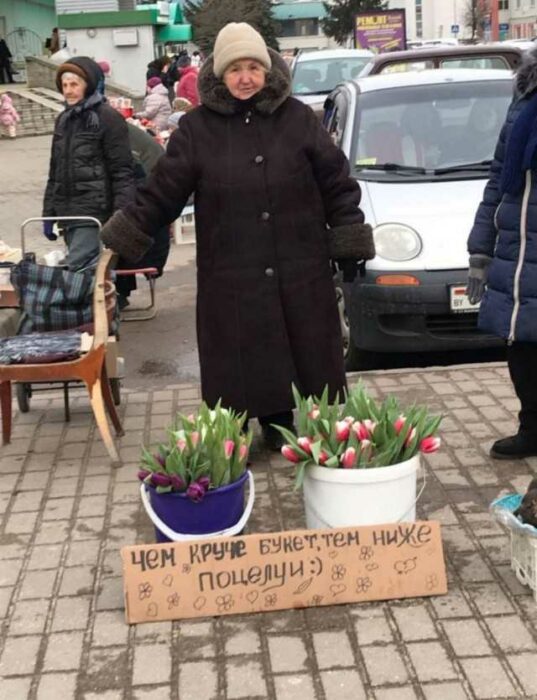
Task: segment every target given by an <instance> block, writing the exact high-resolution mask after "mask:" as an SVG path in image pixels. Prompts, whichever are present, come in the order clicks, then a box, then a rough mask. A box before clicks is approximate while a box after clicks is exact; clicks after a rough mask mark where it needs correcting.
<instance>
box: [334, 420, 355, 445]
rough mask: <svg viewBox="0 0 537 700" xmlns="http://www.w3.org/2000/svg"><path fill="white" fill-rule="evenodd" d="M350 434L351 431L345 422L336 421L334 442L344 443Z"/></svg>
mask: <svg viewBox="0 0 537 700" xmlns="http://www.w3.org/2000/svg"><path fill="white" fill-rule="evenodd" d="M350 432H351V429H350V427H349V424H348V423H347V421H344V420H339V421H336V440H337V441H338V442H345V441H346V440H348V438H349V434H350Z"/></svg>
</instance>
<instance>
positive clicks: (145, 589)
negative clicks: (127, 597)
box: [138, 581, 153, 600]
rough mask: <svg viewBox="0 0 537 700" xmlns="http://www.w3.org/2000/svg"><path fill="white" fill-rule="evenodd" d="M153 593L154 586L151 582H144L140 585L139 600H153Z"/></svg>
mask: <svg viewBox="0 0 537 700" xmlns="http://www.w3.org/2000/svg"><path fill="white" fill-rule="evenodd" d="M151 593H153V586H152V585H151V584H150V583H149V581H144V582H143V583H139V584H138V600H144V598H151Z"/></svg>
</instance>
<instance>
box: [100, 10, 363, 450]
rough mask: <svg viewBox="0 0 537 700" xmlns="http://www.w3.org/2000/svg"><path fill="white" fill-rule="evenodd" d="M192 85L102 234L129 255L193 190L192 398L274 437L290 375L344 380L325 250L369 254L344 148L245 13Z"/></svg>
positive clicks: (285, 411)
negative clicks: (161, 152) (148, 169)
mask: <svg viewBox="0 0 537 700" xmlns="http://www.w3.org/2000/svg"><path fill="white" fill-rule="evenodd" d="M199 91H200V98H201V103H202V104H201V106H200V107H197V108H196V109H194V110H192V111H191V112H189V113H188V114H186V115H185V116H183V117H182V118H181V121H180V123H179V128H178V129H177V130H176V131H174V133H173V134H172V136H171V138H170V142H169V145H168V150H167V154H166V155H165V156H163V157H162V158H161V160H160V161H159V163H158V165H157V167H156V168H155V170H154V172H153V175H152V177H151V179H150V180H149V182H148V183H147V185H146V186H145V187H144V188H142V189H141V190H139V191H138V193H137V195H136V198H135V202H134V203H133V204H132V205H130V206H128V207H127V208H126V209H125V210H124V211H121V212H117V213H116V215H115V216H114V217H113V219H112V220H111V221H109V222H108V224H107V225H106V226H105V228H104V230H103V240H104V242H105V243H106V245H108V246H110V247H111V248H113V249H114V250H116V251H118V252H120V253H121V254H122V255H125V256H128V255H130V256H131V258H135V256H136V255H141V254H142V253H143V252H144V250H145V248H146V246H147V245H148V244H149V243H150V242H151V239H150V238H149V237H148V234H149V236H152V235H154V234H155V232H156V231H157V230H158V228H159V227H160V226H162V225H163V224H166V223H168V222H171V221H173V220H174V219H176V218H177V217H178V216H179V214H180V212H181V210H182V208H183V207H184V205H185V202H186V201H187V199H188V197H189V196H190V194H191V193H192V192H194V193H195V215H196V234H197V266H198V309H197V331H198V345H199V355H200V366H201V381H202V393H203V398H204V399H205V400H206V401H208V402H209V403H210V404H214V403H216V402H217V401H218V399H219V398H221V399H222V402H223V404H224V405H227V406H230V407H232V408H234V409H238V410H241V411H242V410H247V411H248V414H249V415H250V416H258V417H259V421H260V423H261V426H262V429H263V435H264V438H265V441H266V443H267V446H268V447H269V448H271V449H278V448H279V447H280V446H281V439H280V435H279V433H278V432H277V431H276V430H275V429H274V428H272V427H271V424H279V425H284V426H286V427H289V428H292V420H293V419H292V410H291V409H292V406H293V398H292V391H291V385H292V384H293V383H294V384H295V385H296V386H297V387H298V389H299V390H300V391H301V392H304V393H310V392H314V393H320V392H322V390H323V388H324V387H325V386H326V385H328V387H329V390H330V395H331V396H332V397H333V396H334V395H335V393H336V392H338V391H341V390H342V389H343V388H344V387H345V372H344V368H343V352H342V340H341V334H340V326H339V320H338V313H337V304H336V296H335V291H334V286H333V281H332V271H331V266H330V257H332V258H333V259H337V258H349V259H352V260H353V261H354V263H355V262H356V260H359V259H362V260H365V259H369V258H372V257H373V255H374V246H373V240H372V235H371V229H370V227H369V226H366V225H364V224H363V219H364V217H363V214H362V212H361V211H360V209H359V208H358V205H359V203H360V189H359V187H358V184H357V183H356V181H355V180H353V179H352V178H350V177H349V166H348V163H347V161H346V159H345V157H344V155H343V154H342V152H341V151H340V150H339V149H338V148H337V147H336V146H334V145H333V144H332V142H331V140H330V138H329V136H328V134H327V133H326V132H325V131H324V130H323V128H322V126H321V125H320V124H319V122H318V121H317V119H316V117H315V115H314V114H313V112H312V111H311V109H310V108H309V107H307V106H305V105H303V104H302V103H301V102H299V101H297V100H295V99H293V98H291V97H290V96H289V95H290V76H289V71H288V68H287V65H286V64H285V62H284V61H283V59H282V58H281V57H280V56H279V55H278V54H277V53H276V52H274V51H272V50H270V49H267V46H266V45H265V42H264V41H263V39H262V37H261V35H260V34H258V32H256V31H255V30H254V29H253V28H252V27H251V26H250V25H248V24H245V23H238V24H237V23H231V24H228V25H226V26H225V27H224V28H223V29H222V30H221V31H220V33H219V34H218V37H217V39H216V43H215V47H214V54H213V56H211V57H209V58H208V59H207V60H206V61H205V63H204V64H203V68H202V70H201V72H200V76H199ZM328 227H330V228H328ZM346 267H347V268H348V266H346ZM351 267H354V268H355V264H354V265H353V263H352V262H351Z"/></svg>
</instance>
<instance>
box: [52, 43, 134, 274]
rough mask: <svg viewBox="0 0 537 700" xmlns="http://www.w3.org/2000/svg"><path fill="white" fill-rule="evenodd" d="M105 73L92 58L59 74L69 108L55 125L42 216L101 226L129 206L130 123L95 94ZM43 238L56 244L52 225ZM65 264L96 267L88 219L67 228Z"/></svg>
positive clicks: (95, 240) (75, 61)
mask: <svg viewBox="0 0 537 700" xmlns="http://www.w3.org/2000/svg"><path fill="white" fill-rule="evenodd" d="M102 75H103V73H102V70H101V69H100V68H99V66H98V65H97V64H96V63H95V61H93V60H92V59H91V58H87V57H84V56H76V57H74V58H70V59H69V61H67V62H66V63H62V64H61V65H60V66H59V68H58V70H57V72H56V87H57V88H58V91H59V92H61V93H62V94H63V96H64V98H65V110H64V111H63V112H62V113H61V114H59V116H58V118H57V119H56V123H55V126H54V136H53V138H52V149H51V157H50V168H49V176H48V181H47V186H46V190H45V198H44V202H43V216H45V217H55V216H93V217H95V218H96V219H98V220H99V221H100V222H101V223H104V222H105V221H107V219H108V218H109V217H110V216H111V215H112V214H113V212H114V211H116V209H121V208H122V207H124V206H126V205H127V204H128V202H129V200H130V198H131V197H132V192H133V189H134V172H133V161H132V156H131V150H130V145H129V136H128V132H127V125H126V124H125V121H124V120H123V118H122V117H121V116H120V115H119V114H118V113H117V112H116V111H115V110H114V109H112V107H110V105H108V104H107V103H106V99H105V97H104V96H103V95H102V94H101V93H100V92H99V91H98V90H97V85H98V84H99V81H100V79H101V78H102ZM43 233H44V235H45V236H46V237H47V238H49V239H50V240H55V238H56V235H55V234H54V232H53V222H52V221H46V222H45V223H44V230H43ZM63 235H64V238H65V242H66V244H67V248H68V255H67V258H66V264H67V266H68V268H69V269H70V270H73V271H75V270H80V269H83V268H85V267H88V266H90V265H92V264H94V263H95V261H96V259H97V257H98V255H99V248H100V246H99V235H98V229H97V226H96V225H95V224H91V223H88V222H86V221H80V222H75V223H73V224H67V225H65V226H63Z"/></svg>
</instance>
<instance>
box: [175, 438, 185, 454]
mask: <svg viewBox="0 0 537 700" xmlns="http://www.w3.org/2000/svg"><path fill="white" fill-rule="evenodd" d="M176 445H177V449H178V450H179V452H184V451H185V448H186V440H185V439H184V438H179V440H177V442H176Z"/></svg>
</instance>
